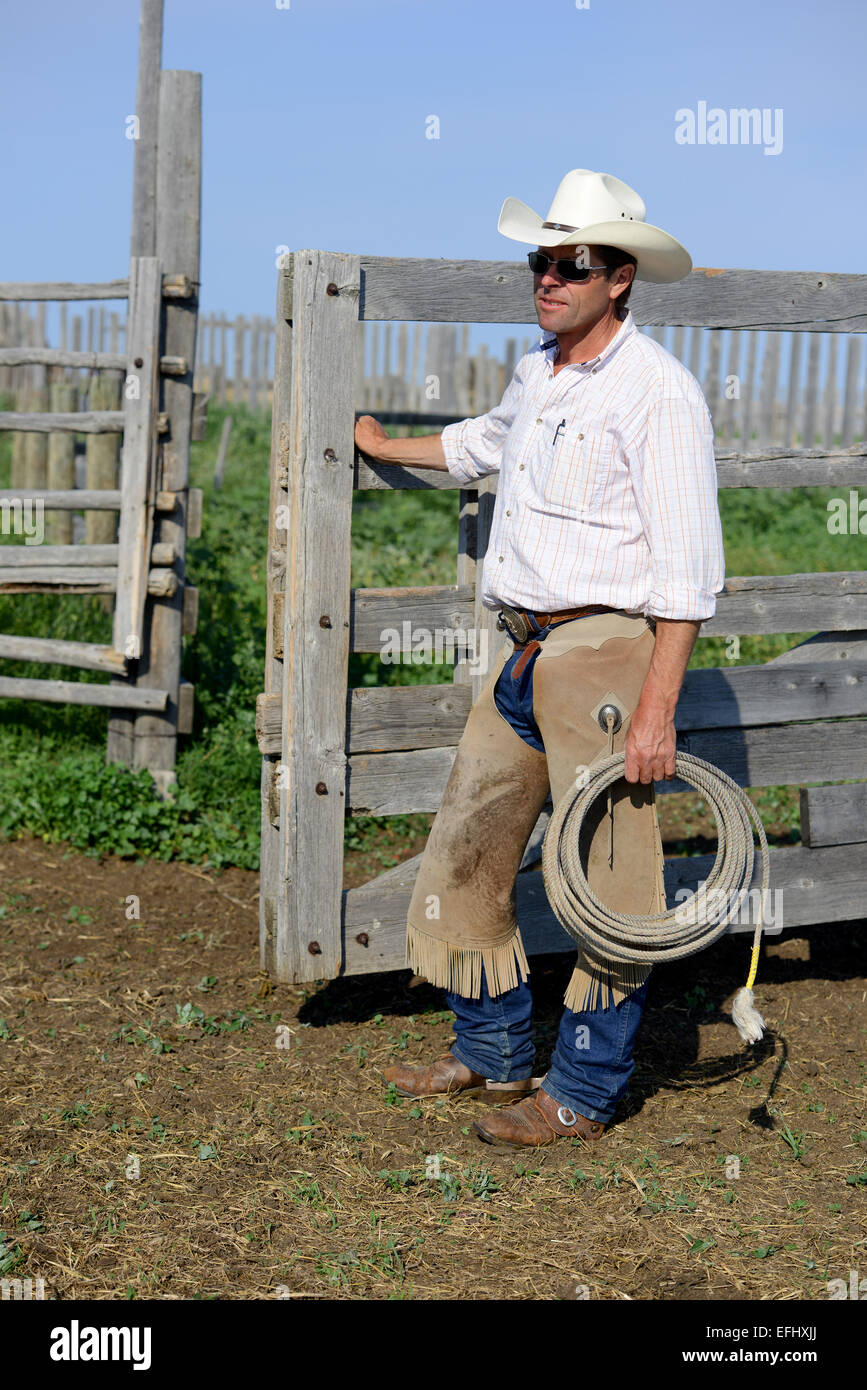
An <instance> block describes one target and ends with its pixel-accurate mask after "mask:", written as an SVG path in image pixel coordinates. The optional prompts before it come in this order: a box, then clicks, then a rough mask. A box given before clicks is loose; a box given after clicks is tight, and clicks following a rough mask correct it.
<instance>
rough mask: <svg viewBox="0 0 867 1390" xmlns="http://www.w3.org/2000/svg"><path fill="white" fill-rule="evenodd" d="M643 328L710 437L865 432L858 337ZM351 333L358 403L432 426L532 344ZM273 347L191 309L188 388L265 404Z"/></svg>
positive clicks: (445, 331)
mask: <svg viewBox="0 0 867 1390" xmlns="http://www.w3.org/2000/svg"><path fill="white" fill-rule="evenodd" d="M648 331H649V332H650V334H651V336H652V337H654V338H655V339H656V340H657V342H660V343H662V345H663V346H664V347H666V348H668V350H669V351H670V352H672V353H674V355H675V357H677V358H678V359H679V360H680V361H682V362H683V363H684V364H685V365H686V366H687V367H689V369H690V371H691V372H692V373H693V375H694V376H696V377H697V378H698V379H699V381H701V383H702V385H703V387H704V391H705V395H706V397H707V401H708V404H709V406H710V410H711V414H712V416H713V420H714V426H715V430H716V434H717V437H718V438H719V439H721V440H735V439H737V440H741V441H742V440H752V441H754V442H755V443H756V445H757V447H759V448H763V447H765V446H766V445H768V444H775V443H776V444H785V445H793V444H797V443H801V444H802V446H803V447H815V446H816V445H818V444H824V445H827V446H829V447H832V446H833V445H834V444H835V443H840V444H842V445H843V446H844V447H845V446H846V445H849V444H853V443H854V442H855V441H856V440H857V439H863V438H864V437H865V435H867V421H865V411H867V352H865V351H864V348H863V340H862V337H861V335H859V334H854V333H853V334H849V335H847V337H846V339H845V341H844V344H843V350H842V351H841V352H840V353H839V354H838V337H837V334H836V333H827V334H824V333H810V332H807V331H802V332H773V331H770V332H758V331H753V330H751V329H748V328H747V329H731V330H721V329H708V328H705V327H703V326H701V325H699V324H696V325H681V326H675V327H670V326H669V327H654V328H650V329H649V330H648ZM356 333H357V341H356V344H355V350H356V353H357V361H356V369H355V370H356V381H357V383H358V387H357V390H358V396H357V406H358V409H359V410H363V411H367V412H370V413H371V414H376V413H380V414H382V413H384V414H386V415H390V414H394V413H398V412H400V413H402V414H420V415H425V416H429V415H435V416H437V417H439V416H443V417H444V418H443V420H442V421H439V423H444V422H445V419H456V420H462V419H465V418H466V417H467V416H470V415H481V414H483V413H484V412H485V411H487V410H490V409H491V408H492V407H493V406H494V405H496V404H497V403H498V402H499V401H500V399H501V398H502V395H503V392H504V391H505V389H506V386H507V385H508V384H509V381H510V380H511V376H512V373H513V371H514V368H515V363H516V361H517V359H518V358H519V357H520V356H522V355H523V354H524V353H525V352H527V351H529V349H530V346H531V344H532V343H533V341H535V338H534V337H531V336H527V337H523V338H522V339H521V340H520V342H519V340H518V339H517V338H508V339H507V340H506V344H505V351H504V354H503V357H502V360H501V359H499V358H498V357H497V356H496V355H494V353H493V352H491V351H490V350H489V349H488V348H487V346H486V345H485V344H482V345H481V346H480V347H479V348H478V349H477V350H476V351H475V353H472V354H471V353H470V351H469V334H470V325H469V324H467V323H463V324H454V323H428V324H423V323H419V322H414V323H406V322H403V323H399V324H397V325H392V324H391V323H385V324H383V325H382V326H380V324H379V323H363V322H360V323H359V324H358V325H357V327H356ZM535 336H538V334H536V335H535ZM273 351H274V324H273V321H272V320H271V319H267V318H264V317H256V316H253V317H246V316H244V315H239V316H238V317H236V318H234V319H229V318H227V317H226V315H225V314H205V315H202V317H201V318H200V321H199V342H198V348H197V351H196V361H197V364H198V365H197V375H196V387H197V390H199V391H201V392H203V393H204V392H208V393H209V394H210V395H211V396H212V398H213V399H215V400H219V401H220V402H222V403H224V404H225V403H228V402H230V401H231V402H237V401H242V402H244V403H245V404H246V405H247V406H249V407H250V409H252V410H266V409H268V408H270V405H271V400H272V390H273Z"/></svg>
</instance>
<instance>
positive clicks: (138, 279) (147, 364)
mask: <svg viewBox="0 0 867 1390" xmlns="http://www.w3.org/2000/svg"><path fill="white" fill-rule="evenodd" d="M160 283H161V280H160V263H159V261H158V260H157V259H156V257H155V256H143V257H137V258H134V259H133V260H132V261H131V263H130V306H129V308H130V312H129V321H128V325H127V348H128V351H129V356H130V358H131V359H132V360H134V361H140V362H141V364H142V365H141V366H140V367H136V368H135V372H136V376H137V381H138V390H137V391H136V392H135V393H129V392H127V393H125V400H124V409H123V420H124V426H123V455H122V463H121V488H120V491H121V510H120V524H119V528H118V545H119V555H120V558H119V562H118V576H117V603H116V606H115V613H114V635H113V638H112V645H113V646H114V648H115V650H116V651H119V652H124V653H125V654H126V655H127V656H129V657H132V658H138V657H139V656H140V655H141V650H142V637H143V623H144V605H145V596H146V593H147V560H148V555H149V554H150V547H151V537H152V530H153V495H154V492H155V491H156V479H155V472H154V470H155V463H156V460H155V453H156V412H157V407H158V400H157V359H158V356H159V325H160V309H161V300H160Z"/></svg>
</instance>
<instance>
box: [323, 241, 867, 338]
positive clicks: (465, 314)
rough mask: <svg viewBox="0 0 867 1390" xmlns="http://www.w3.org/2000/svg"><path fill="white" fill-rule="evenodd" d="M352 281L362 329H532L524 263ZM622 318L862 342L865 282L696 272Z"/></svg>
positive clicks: (414, 268) (636, 303) (640, 290)
mask: <svg viewBox="0 0 867 1390" xmlns="http://www.w3.org/2000/svg"><path fill="white" fill-rule="evenodd" d="M299 254H311V253H309V252H307V253H299ZM361 274H362V294H361V304H360V310H359V317H360V318H362V319H365V320H388V319H400V320H403V321H405V322H410V321H412V320H414V319H421V320H424V321H425V322H427V323H531V324H536V323H537V319H536V313H535V309H534V306H533V294H532V290H533V284H532V276H531V275H530V272H529V270H528V269H527V264H526V262H525V261H471V260H464V261H453V260H423V259H416V258H414V257H409V256H401V257H400V258H396V257H390V256H362V257H361ZM630 308H631V309H632V311H633V314H634V317H635V321H636V323H637V324H639V325H641V326H644V325H668V324H671V325H674V324H683V325H693V326H696V327H699V328H754V329H774V330H776V329H786V328H789V329H793V328H798V329H809V330H810V331H811V332H813V333H839V332H847V333H863V332H864V331H865V329H867V275H832V274H826V273H825V272H823V271H770V270H733V269H728V270H726V269H723V270H716V269H708V268H706V267H699V268H697V269H695V270H693V271H692V272H691V274H689V275H688V276H687V277H686V279H685V280H680V281H679V282H678V283H677V284H673V285H653V284H649V283H648V282H647V281H644V280H638V281H636V283H635V285H634V287H633V290H632V296H631V299H630Z"/></svg>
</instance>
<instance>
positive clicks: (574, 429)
mask: <svg viewBox="0 0 867 1390" xmlns="http://www.w3.org/2000/svg"><path fill="white" fill-rule="evenodd" d="M607 457H608V448H607V443H606V440H605V436H604V433H603V431H602V430H601V429H595V430H594V428H593V427H592V425H587V424H584V423H582V424H575V425H568V426H567V427H566V428H565V429H562V430H561V431H560V434H559V436H558V439H557V443H556V445H555V446H554V448H553V449H552V450H551V451H550V453H549V455H548V457H547V458H546V459H545V463H544V466H543V469H542V476H541V477H540V479H539V485H538V491H539V497H540V501H541V504H542V509H543V510H549V511H550V512H551V513H552V515H556V516H563V517H571V518H574V519H575V520H582V519H586V518H590V517H594V516H598V514H599V510H600V507H601V503H602V495H603V493H604V491H605V479H606V475H607Z"/></svg>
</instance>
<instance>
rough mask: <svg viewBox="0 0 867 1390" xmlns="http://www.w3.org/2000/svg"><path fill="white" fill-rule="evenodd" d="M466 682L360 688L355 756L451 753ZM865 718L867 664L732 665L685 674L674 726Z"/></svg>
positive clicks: (352, 704) (271, 741)
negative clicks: (420, 750) (428, 751)
mask: <svg viewBox="0 0 867 1390" xmlns="http://www.w3.org/2000/svg"><path fill="white" fill-rule="evenodd" d="M472 698H473V697H472V691H471V689H470V687H469V686H467V685H464V684H447V685H407V686H362V687H360V688H358V689H354V690H351V691H349V692H348V697H347V723H348V734H347V750H348V751H349V752H350V753H374V752H397V751H400V750H404V749H412V748H446V747H450V746H451V745H453V744H454V743H456V742H457V741H458V739H459V738H460V736H461V734H462V733H463V728H464V725H465V723H466V721H467V717H468V715H469V712H470V708H471V702H472ZM860 715H867V660H864V661H859V662H827V663H822V662H816V663H815V664H812V665H809V666H796V667H794V668H792V669H789V668H787V667H785V666H780V667H772V666H770V665H764V666H735V667H730V668H724V667H714V668H712V669H705V670H695V671H687V673H686V676H685V677H684V682H683V688H682V690H681V694H680V699H679V701H678V706H677V712H676V714H675V723H676V725H677V728H678V729H679V730H681V731H682V732H685V731H687V730H693V729H717V728H738V727H740V728H749V727H754V726H757V725H768V726H769V725H774V724H786V723H789V722H791V721H793V720H808V719H811V720H812V719H843V718H853V717H858V716H860ZM281 720H282V712H281V705H280V702H279V700H278V699H277V697H276V696H274V695H260V696H259V698H258V700H257V703H256V736H257V739H258V742H259V751H260V752H261V753H263V754H274V753H278V752H279V751H280V738H281Z"/></svg>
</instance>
